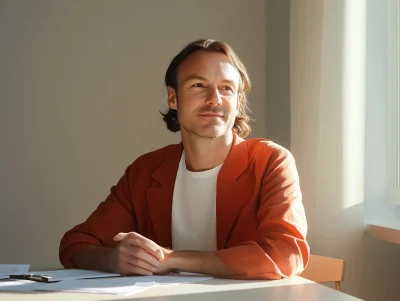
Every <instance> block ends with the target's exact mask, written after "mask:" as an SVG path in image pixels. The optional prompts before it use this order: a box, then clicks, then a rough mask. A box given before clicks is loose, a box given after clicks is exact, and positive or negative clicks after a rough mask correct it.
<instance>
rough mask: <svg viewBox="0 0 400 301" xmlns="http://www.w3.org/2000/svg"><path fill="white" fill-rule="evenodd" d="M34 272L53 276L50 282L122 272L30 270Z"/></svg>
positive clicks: (117, 275) (108, 275)
mask: <svg viewBox="0 0 400 301" xmlns="http://www.w3.org/2000/svg"><path fill="white" fill-rule="evenodd" d="M30 273H32V274H41V275H46V276H50V277H52V278H51V280H50V282H54V281H61V280H74V279H88V278H103V277H120V274H113V273H103V272H99V271H88V270H74V269H66V270H55V271H37V272H30Z"/></svg>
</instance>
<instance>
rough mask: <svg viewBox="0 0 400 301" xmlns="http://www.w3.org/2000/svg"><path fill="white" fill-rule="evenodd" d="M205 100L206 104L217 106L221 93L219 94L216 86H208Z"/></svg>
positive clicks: (220, 101) (219, 102) (220, 102)
mask: <svg viewBox="0 0 400 301" xmlns="http://www.w3.org/2000/svg"><path fill="white" fill-rule="evenodd" d="M206 102H207V104H208V105H211V106H217V105H221V104H222V99H221V95H220V94H219V91H218V87H209V88H208V91H207V99H206Z"/></svg>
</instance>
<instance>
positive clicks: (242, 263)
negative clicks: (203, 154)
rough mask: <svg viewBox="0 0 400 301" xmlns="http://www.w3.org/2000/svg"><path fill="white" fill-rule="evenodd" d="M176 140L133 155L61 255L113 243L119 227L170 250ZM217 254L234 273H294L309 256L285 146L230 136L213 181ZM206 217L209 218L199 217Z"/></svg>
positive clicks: (64, 259)
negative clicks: (154, 149) (134, 157)
mask: <svg viewBox="0 0 400 301" xmlns="http://www.w3.org/2000/svg"><path fill="white" fill-rule="evenodd" d="M182 151H183V145H182V143H180V144H176V145H169V146H166V147H164V148H162V149H159V150H156V151H154V152H151V153H147V154H145V155H143V156H141V157H139V158H138V159H137V160H136V161H135V162H133V163H132V164H131V165H130V166H129V167H128V168H127V169H126V172H125V174H124V175H123V176H122V178H121V179H120V180H119V181H118V183H117V185H115V186H113V187H112V188H111V192H110V194H109V196H108V197H107V199H106V200H105V201H104V202H102V203H100V205H99V206H98V207H97V209H96V210H95V211H94V212H93V213H92V214H91V215H90V216H89V218H88V219H87V220H86V221H85V222H84V223H82V224H80V225H77V226H75V227H74V228H73V229H71V230H69V231H68V232H67V233H66V234H65V235H64V237H63V238H62V240H61V243H60V252H59V256H60V261H61V263H62V264H63V266H64V267H65V268H73V265H72V264H71V257H72V256H73V255H74V254H76V253H77V252H78V251H80V250H81V249H83V248H85V247H87V246H89V245H96V246H104V247H112V246H114V245H115V244H116V243H115V242H114V241H113V237H114V236H115V235H116V234H118V233H119V232H131V231H135V232H138V233H140V234H142V235H144V236H146V237H148V238H149V239H151V240H153V241H154V242H156V243H157V244H159V245H160V246H163V247H166V248H171V247H172V238H171V214H172V196H173V189H174V185H175V178H176V174H177V170H178V165H179V160H180V158H181V154H182ZM216 219H217V220H216V224H217V229H216V231H217V248H218V250H217V252H216V254H217V255H218V256H219V257H220V258H221V259H222V260H223V261H224V263H225V264H226V265H227V266H228V267H229V268H230V269H231V270H232V271H233V272H234V273H235V274H236V276H235V277H234V278H239V279H280V278H282V277H290V276H294V275H298V274H300V273H301V272H302V271H303V270H304V268H305V266H306V265H307V263H308V260H309V252H310V250H309V246H308V244H307V242H306V233H307V221H306V217H305V212H304V207H303V204H302V196H301V192H300V186H299V178H298V174H297V170H296V166H295V161H294V159H293V156H292V155H291V154H290V152H289V151H288V150H286V149H284V148H283V147H281V146H279V145H277V144H275V143H273V142H271V141H269V140H264V139H248V140H243V139H241V138H240V137H238V136H237V135H234V139H233V144H232V148H231V151H230V153H229V155H228V157H227V158H226V160H225V162H224V164H223V166H222V168H221V170H220V172H219V174H218V179H217V195H216ZM204 222H207V217H204Z"/></svg>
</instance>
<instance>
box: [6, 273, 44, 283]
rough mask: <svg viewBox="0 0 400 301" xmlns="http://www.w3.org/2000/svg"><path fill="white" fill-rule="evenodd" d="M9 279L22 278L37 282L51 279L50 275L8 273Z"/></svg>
mask: <svg viewBox="0 0 400 301" xmlns="http://www.w3.org/2000/svg"><path fill="white" fill-rule="evenodd" d="M10 279H23V280H32V281H37V282H49V281H50V280H51V277H50V276H46V275H40V274H19V275H10Z"/></svg>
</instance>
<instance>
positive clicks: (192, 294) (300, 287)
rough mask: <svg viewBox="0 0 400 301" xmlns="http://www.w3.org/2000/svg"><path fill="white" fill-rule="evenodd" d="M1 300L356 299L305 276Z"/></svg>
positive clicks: (7, 294) (2, 296) (12, 296)
mask: <svg viewBox="0 0 400 301" xmlns="http://www.w3.org/2000/svg"><path fill="white" fill-rule="evenodd" d="M0 300H5V301H25V300H29V301H31V300H34V301H35V300H37V301H39V300H41V301H48V300H57V301H67V300H68V301H69V300H73V301H89V300H96V301H97V300H134V301H139V300H142V301H181V300H182V301H183V300H189V301H198V300H207V301H214V300H215V301H216V300H223V301H228V300H233V301H235V300H238V301H239V300H245V301H258V300H262V301H281V300H282V301H292V300H293V301H294V300H301V301H303V300H304V301H316V300H323V301H356V300H360V299H357V298H355V297H352V296H350V295H346V294H344V293H341V292H338V291H335V290H333V289H331V288H328V287H326V286H323V285H321V284H318V283H315V282H312V281H309V280H307V279H304V278H301V277H294V278H289V279H282V280H274V281H251V280H247V281H241V280H226V279H212V280H208V281H204V282H198V283H192V284H181V285H178V286H167V287H154V288H151V289H149V290H147V291H144V292H142V293H140V294H137V295H133V296H129V297H123V296H116V295H104V294H80V293H79V294H78V293H57V292H55V293H52V292H34V293H11V292H0Z"/></svg>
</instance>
